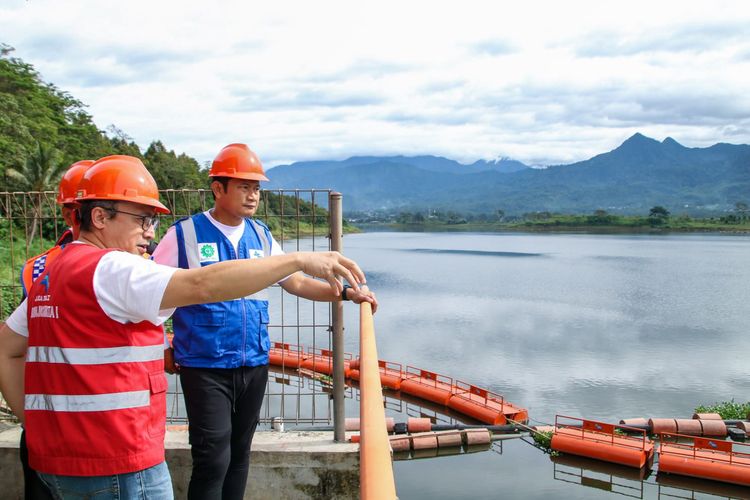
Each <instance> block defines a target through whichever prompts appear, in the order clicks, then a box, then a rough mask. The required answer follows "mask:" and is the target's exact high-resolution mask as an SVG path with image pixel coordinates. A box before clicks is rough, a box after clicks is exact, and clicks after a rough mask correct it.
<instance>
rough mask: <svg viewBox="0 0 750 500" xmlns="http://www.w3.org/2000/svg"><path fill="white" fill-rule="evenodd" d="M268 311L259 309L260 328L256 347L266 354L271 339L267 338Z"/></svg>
mask: <svg viewBox="0 0 750 500" xmlns="http://www.w3.org/2000/svg"><path fill="white" fill-rule="evenodd" d="M268 321H269V319H268V309H266V308H261V310H260V328H258V335H260V338H259V339H258V345H259V346H260V350H261V352H268V350H269V349H270V348H271V339H270V338H269V336H268Z"/></svg>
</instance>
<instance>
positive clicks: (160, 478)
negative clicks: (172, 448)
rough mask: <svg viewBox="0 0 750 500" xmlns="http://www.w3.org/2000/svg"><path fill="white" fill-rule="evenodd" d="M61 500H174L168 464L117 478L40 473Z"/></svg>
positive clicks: (55, 496) (163, 463)
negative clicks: (144, 499) (145, 499)
mask: <svg viewBox="0 0 750 500" xmlns="http://www.w3.org/2000/svg"><path fill="white" fill-rule="evenodd" d="M38 474H39V477H40V478H41V479H42V481H44V483H45V484H46V485H47V487H48V488H49V489H50V491H51V492H52V496H53V497H54V498H56V499H58V500H74V499H75V500H83V499H86V500H130V499H143V498H147V499H148V500H173V498H174V495H173V493H172V478H171V477H170V476H169V469H168V468H167V463H166V462H162V463H160V464H158V465H154V466H153V467H149V468H148V469H143V470H141V471H137V472H130V473H127V474H117V475H113V476H60V475H55V474H43V473H41V472H39V473H38Z"/></svg>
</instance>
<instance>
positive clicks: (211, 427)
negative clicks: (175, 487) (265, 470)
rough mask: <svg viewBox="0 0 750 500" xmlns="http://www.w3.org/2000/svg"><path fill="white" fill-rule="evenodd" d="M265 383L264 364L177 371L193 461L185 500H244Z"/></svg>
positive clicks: (265, 367) (266, 370)
mask: <svg viewBox="0 0 750 500" xmlns="http://www.w3.org/2000/svg"><path fill="white" fill-rule="evenodd" d="M267 381H268V366H267V365H265V366H253V367H247V366H245V367H240V368H232V369H221V368H187V367H182V368H180V382H181V384H182V391H183V394H184V395H185V407H186V409H187V414H188V423H189V426H188V430H189V432H190V444H191V447H192V449H191V454H192V457H193V473H192V475H191V477H190V486H189V487H188V499H189V500H219V499H222V500H235V499H238V500H240V499H242V498H243V497H244V495H245V486H246V484H247V473H248V469H249V467H250V443H251V442H252V440H253V434H254V433H255V428H256V427H257V425H258V418H259V416H260V407H261V404H262V403H263V394H264V392H265V389H266V382H267Z"/></svg>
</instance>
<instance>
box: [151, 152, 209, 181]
mask: <svg viewBox="0 0 750 500" xmlns="http://www.w3.org/2000/svg"><path fill="white" fill-rule="evenodd" d="M143 160H144V162H145V163H146V166H147V167H148V169H149V171H150V172H151V175H153V176H154V179H155V180H156V184H157V185H158V186H159V187H160V188H162V189H177V188H203V187H207V186H208V177H207V174H206V173H205V172H202V171H201V169H200V165H199V164H198V162H197V161H196V160H195V159H194V158H191V157H190V156H187V155H185V154H180V155H179V156H178V155H177V154H175V152H174V151H172V150H167V148H166V147H165V146H164V144H163V143H162V142H161V141H154V142H152V143H151V145H149V147H148V149H147V150H146V153H145V154H144V155H143Z"/></svg>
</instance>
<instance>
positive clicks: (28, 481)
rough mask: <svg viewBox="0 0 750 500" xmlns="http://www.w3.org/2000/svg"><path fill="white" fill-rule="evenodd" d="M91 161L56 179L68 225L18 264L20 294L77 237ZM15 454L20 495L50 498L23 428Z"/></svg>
mask: <svg viewBox="0 0 750 500" xmlns="http://www.w3.org/2000/svg"><path fill="white" fill-rule="evenodd" d="M93 163H94V160H81V161H78V162H76V163H74V164H72V165H71V166H70V167H68V170H66V171H65V173H64V174H63V176H62V179H60V184H59V185H58V187H57V199H56V200H55V201H56V202H57V204H58V205H60V211H61V212H62V216H63V220H64V221H65V223H66V224H67V225H68V227H67V228H66V229H65V231H63V233H62V234H61V235H60V238H59V239H58V240H57V242H56V243H55V245H54V246H53V247H52V248H50V249H49V250H47V251H45V252H43V253H41V254H39V255H36V256H34V257H32V258H30V259H28V260H27V261H26V262H25V263H24V265H23V267H21V286H22V289H23V296H24V297H26V296H27V295H28V293H29V290H30V289H31V285H32V284H33V283H34V281H36V279H37V278H38V277H39V276H41V274H42V273H43V272H44V269H45V268H46V267H47V265H48V264H50V263H51V262H52V261H54V260H55V259H56V258H57V256H58V255H60V252H61V251H62V249H63V247H64V246H65V245H67V244H68V243H70V242H71V241H75V240H76V239H77V238H78V231H79V224H78V220H76V216H75V210H76V203H75V199H76V189H77V188H78V184H79V183H80V182H81V178H82V177H83V174H84V173H85V172H86V170H88V168H89V167H90V166H91V165H92V164H93ZM19 455H20V459H21V466H22V467H23V482H24V496H25V497H26V498H27V499H34V500H45V499H50V500H51V499H52V496H51V495H50V492H49V490H48V489H47V487H46V486H45V485H44V483H42V482H41V480H40V479H39V476H37V474H36V472H35V471H34V470H32V469H31V467H29V453H28V448H27V447H26V430H25V429H24V430H23V431H21V442H20V445H19Z"/></svg>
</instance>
